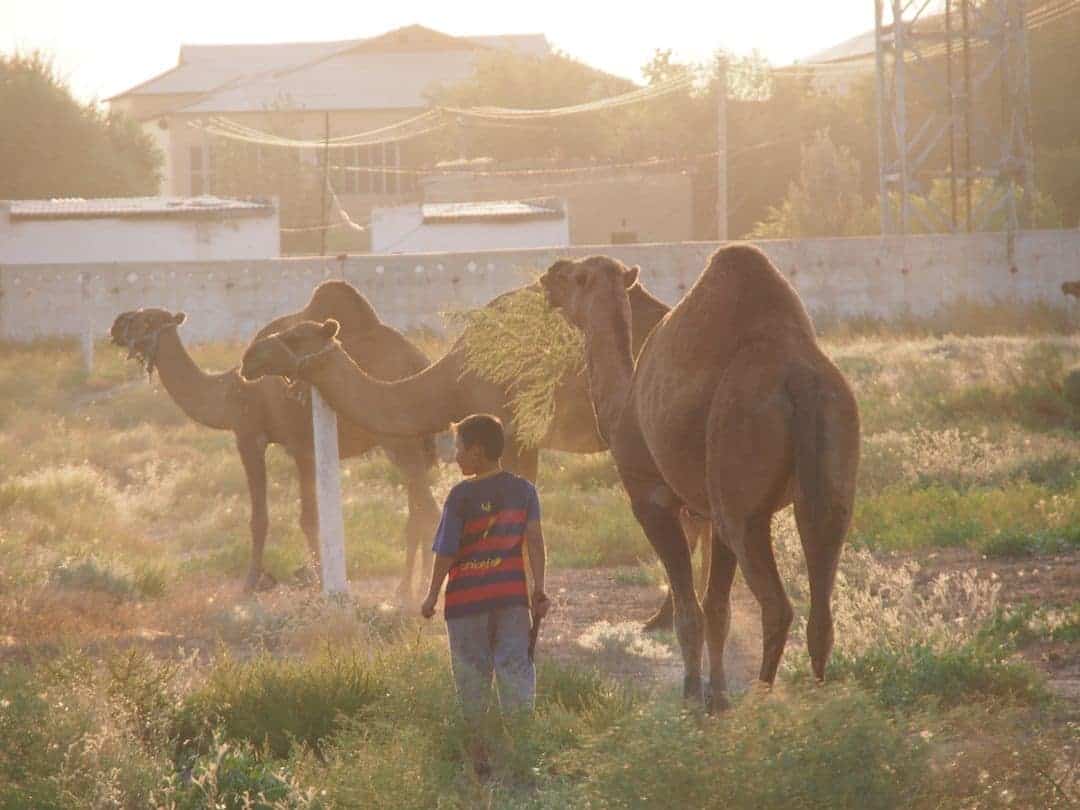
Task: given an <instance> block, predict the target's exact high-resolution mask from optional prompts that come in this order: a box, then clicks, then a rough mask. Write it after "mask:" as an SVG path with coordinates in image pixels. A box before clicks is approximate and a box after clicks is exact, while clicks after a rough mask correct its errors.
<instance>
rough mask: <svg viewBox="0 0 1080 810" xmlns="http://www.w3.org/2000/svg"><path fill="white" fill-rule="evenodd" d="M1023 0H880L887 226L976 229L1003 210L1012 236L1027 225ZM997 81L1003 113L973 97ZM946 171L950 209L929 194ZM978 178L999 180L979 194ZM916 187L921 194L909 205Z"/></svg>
mask: <svg viewBox="0 0 1080 810" xmlns="http://www.w3.org/2000/svg"><path fill="white" fill-rule="evenodd" d="M956 2H959V4H960V23H961V24H960V32H959V34H960V36H961V37H962V39H961V42H960V52H961V57H960V58H961V60H962V70H961V71H959V73H960V75H959V76H957V75H956V74H957V71H954V70H953V54H954V52H955V51H954V39H955V37H956V35H957V32H956V30H955V29H954V27H953V24H952V14H953V10H954V6H955V4H956ZM1024 3H1025V0H983V1H982V2H980V3H978V4H975V3H972V2H971V0H946V3H945V13H944V15H940V14H939V15H936V16H929V15H928V16H923V15H924V12H925V11H926V9H927V8H928V7H929V6H930V3H929V2H926V3H921V4H919V3H912V2H903V0H889V2H888V4H886V3H885V2H884V0H874V25H875V42H876V50H877V74H878V75H877V87H878V94H877V95H878V152H879V161H878V164H879V172H880V177H879V186H880V195H881V199H882V211H881V229H882V233H895V234H904V233H910V232H911V230H912V228H914V227H915V226H916V225H920V226H921V227H922V228H923V229H924V230H927V231H931V232H939V231H946V232H958V231H960V230H961V227H963V228H964V229H966V230H967V231H969V232H970V231H974V230H977V229H985V228H987V227H989V226H990V224H991V223H992V222H994V221H995V217H997V216H999V215H1000V214H1002V213H1004V214H1005V216H1006V220H1007V223H1008V229H1009V233H1010V240H1011V239H1012V234H1013V233H1015V231H1016V230H1018V229H1019V228H1020V227H1030V226H1031V224H1032V223H1031V216H1030V210H1029V204H1028V202H1027V201H1029V200H1030V198H1031V194H1032V193H1033V190H1032V189H1031V188H1030V187H1031V186H1032V185H1033V179H1032V178H1033V166H1032V164H1033V162H1034V161H1033V155H1032V150H1031V133H1030V118H1029V117H1030V112H1029V110H1030V68H1029V63H1028V56H1027V34H1026V26H1025V21H1026V20H1025V14H1024ZM886 15H887V16H886ZM905 15H906V16H905ZM976 53H977V54H978V65H976V64H975V61H976V59H975V57H976ZM958 84H959V85H960V87H957V85H958ZM995 85H999V86H1000V96H1001V109H1000V119H998V117H997V116H996V115H988V114H987V110H988V108H989V105H987V104H986V103H982V104H978V103H977V101H979V100H980V99H983V100H984V101H985V100H986V99H987V98H988V97H990V98H993V97H994V96H996V95H997V94H998V92H999V91H998V90H997V88H996V87H995ZM935 91H936V92H935ZM913 94H914V95H913ZM935 96H936V97H935ZM958 101H959V102H960V103H957V102H958ZM927 102H929V103H927ZM976 135H978V136H979V137H978V138H976ZM987 135H992V136H993V137H987ZM957 138H959V139H960V140H961V143H960V144H959V148H958V145H957V143H956V141H957ZM960 149H962V154H959V155H958V154H957V153H958V152H959V151H960ZM942 180H948V183H949V199H950V203H949V206H948V208H947V209H944V208H939V207H938V206H937V205H936V204H935V203H934V202H933V201H932V200H931V197H930V194H929V192H930V191H931V189H932V187H933V184H934V182H935V181H942ZM960 180H963V182H964V197H965V205H964V217H963V219H964V222H963V225H961V222H960V216H959V210H958V209H959V207H960V205H959V200H958V192H959V188H958V187H959V181H960ZM980 180H981V181H983V182H984V183H986V184H987V185H989V184H993V185H995V186H996V193H995V194H994V195H993V196H987V195H984V196H983V198H982V199H981V200H978V201H976V200H975V199H974V196H975V194H974V191H975V188H976V187H977V186H976V183H977V181H980ZM1021 189H1023V191H1021ZM890 193H892V194H896V195H897V196H899V198H900V212H899V214H900V215H899V217H898V218H897V219H898V221H890V220H891V219H892V218H891V216H890V212H889V211H888V208H889V206H888V205H887V203H886V201H887V200H888V199H889V195H890ZM912 194H917V195H920V197H921V198H922V201H923V203H924V204H920V205H917V206H913V205H911V199H910V197H911V195H912ZM1021 195H1023V200H1024V202H1023V205H1022V206H1021V205H1019V203H1020V202H1021ZM1019 209H1022V210H1019ZM1018 211H1019V215H1018ZM915 220H917V222H916V221H915Z"/></svg>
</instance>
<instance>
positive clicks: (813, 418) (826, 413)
mask: <svg viewBox="0 0 1080 810" xmlns="http://www.w3.org/2000/svg"><path fill="white" fill-rule="evenodd" d="M788 391H789V393H790V395H791V399H792V402H793V404H794V410H795V414H794V423H793V425H792V428H793V434H794V444H795V447H794V450H795V481H796V484H797V491H796V493H795V501H796V513H797V518H798V519H799V523H800V531H802V526H803V525H805V527H806V528H807V529H809V530H810V533H811V535H813V537H814V538H815V540H816V542H817V543H823V544H825V545H832V544H834V543H835V544H839V543H842V542H843V538H844V535H845V534H847V529H848V525H849V524H850V522H851V512H852V506H853V501H854V490H855V472H856V466H857V464H858V455H859V447H858V443H859V417H858V410H857V408H856V406H855V400H854V397H853V396H852V394H851V391H850V389H849V388H848V387H847V385H846V384H845V383H844V382H843V379H842V378H839V375H837V379H833V378H832V375H828V374H827V373H824V372H821V371H818V370H815V369H811V368H808V367H805V366H800V367H799V368H798V369H796V370H795V371H794V372H793V373H792V374H791V376H790V378H789V379H788Z"/></svg>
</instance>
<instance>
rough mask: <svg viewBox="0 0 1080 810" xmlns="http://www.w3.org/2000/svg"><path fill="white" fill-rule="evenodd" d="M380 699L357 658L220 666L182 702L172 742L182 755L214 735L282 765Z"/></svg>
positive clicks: (378, 690) (372, 679)
mask: <svg viewBox="0 0 1080 810" xmlns="http://www.w3.org/2000/svg"><path fill="white" fill-rule="evenodd" d="M384 691H385V687H384V686H383V685H382V684H381V683H380V682H379V681H378V680H377V679H376V678H375V677H374V676H373V674H372V671H371V669H370V667H369V666H368V664H367V663H366V662H365V661H363V660H362V659H361V658H360V656H359V655H358V653H356V652H351V653H344V654H335V653H332V652H330V651H326V652H324V653H323V654H321V655H319V656H316V657H315V658H312V659H311V660H307V661H280V660H276V659H274V658H271V657H270V656H268V655H262V656H260V657H258V658H255V659H253V660H251V661H247V662H242V661H236V660H234V659H232V658H226V659H225V660H223V661H221V662H220V663H219V664H218V665H217V666H216V667H215V668H214V669H213V671H212V672H211V673H210V676H209V677H208V679H207V682H206V684H205V685H204V686H203V687H202V688H201V689H199V690H197V691H196V692H194V693H193V694H191V695H190V696H189V697H188V698H187V700H186V701H185V703H184V706H183V708H182V709H181V710H180V712H179V714H178V717H177V721H176V728H175V730H174V736H175V737H176V738H177V740H178V741H179V742H180V743H181V745H182V746H184V747H187V746H189V745H194V746H195V747H196V748H202V747H204V746H206V745H207V744H208V742H209V740H210V737H211V736H212V735H213V733H215V732H219V733H220V734H221V738H222V740H224V741H225V742H230V743H232V742H243V743H247V744H250V745H252V746H254V747H255V749H256V750H258V751H260V752H264V753H267V754H269V755H271V756H275V757H284V756H286V755H288V753H289V751H290V749H291V748H292V745H293V743H294V742H297V743H302V744H304V745H306V746H308V747H310V748H315V749H318V748H319V747H320V746H321V745H322V743H323V740H324V739H325V738H326V737H327V736H328V735H329V734H331V733H332V732H333V731H334V730H335V729H336V728H337V727H338V725H339V723H340V719H341V717H349V716H353V715H356V714H357V713H358V712H359V711H361V710H362V709H364V708H366V707H368V706H370V705H371V704H372V703H373V702H375V701H376V700H377V699H378V696H379V695H380V694H381V693H382V692H384Z"/></svg>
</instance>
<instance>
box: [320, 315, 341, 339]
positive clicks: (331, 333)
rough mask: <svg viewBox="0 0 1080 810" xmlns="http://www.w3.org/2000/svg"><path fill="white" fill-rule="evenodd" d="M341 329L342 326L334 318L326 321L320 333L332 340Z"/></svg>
mask: <svg viewBox="0 0 1080 810" xmlns="http://www.w3.org/2000/svg"><path fill="white" fill-rule="evenodd" d="M340 328H341V324H339V323H338V322H337V321H335V320H334V319H333V318H330V319H328V320H326V321H323V325H322V329H321V330H319V331H321V332H322V334H323V335H324V336H325V337H328V338H332V337H337V333H338V330H339V329H340Z"/></svg>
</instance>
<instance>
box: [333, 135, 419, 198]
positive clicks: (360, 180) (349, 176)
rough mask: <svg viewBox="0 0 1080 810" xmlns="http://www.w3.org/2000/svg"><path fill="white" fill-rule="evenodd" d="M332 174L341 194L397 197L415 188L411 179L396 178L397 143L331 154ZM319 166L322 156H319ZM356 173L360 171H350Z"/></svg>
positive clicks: (342, 149)
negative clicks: (337, 167)
mask: <svg viewBox="0 0 1080 810" xmlns="http://www.w3.org/2000/svg"><path fill="white" fill-rule="evenodd" d="M330 160H331V164H332V165H337V166H340V167H341V168H340V169H338V171H336V172H335V175H336V177H335V181H334V184H335V185H336V186H337V189H338V191H340V192H341V193H342V194H377V195H381V194H397V193H399V192H402V191H409V190H411V189H412V188H414V187H415V181H413V179H412V176H411V175H399V174H398V173H397V172H396V171H386V170H387V169H399V168H400V167H401V147H400V144H397V143H377V144H373V145H371V146H346V147H344V148H340V149H334V150H332V152H331V155H330ZM319 165H322V155H321V154H320V155H319ZM353 170H359V171H353Z"/></svg>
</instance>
